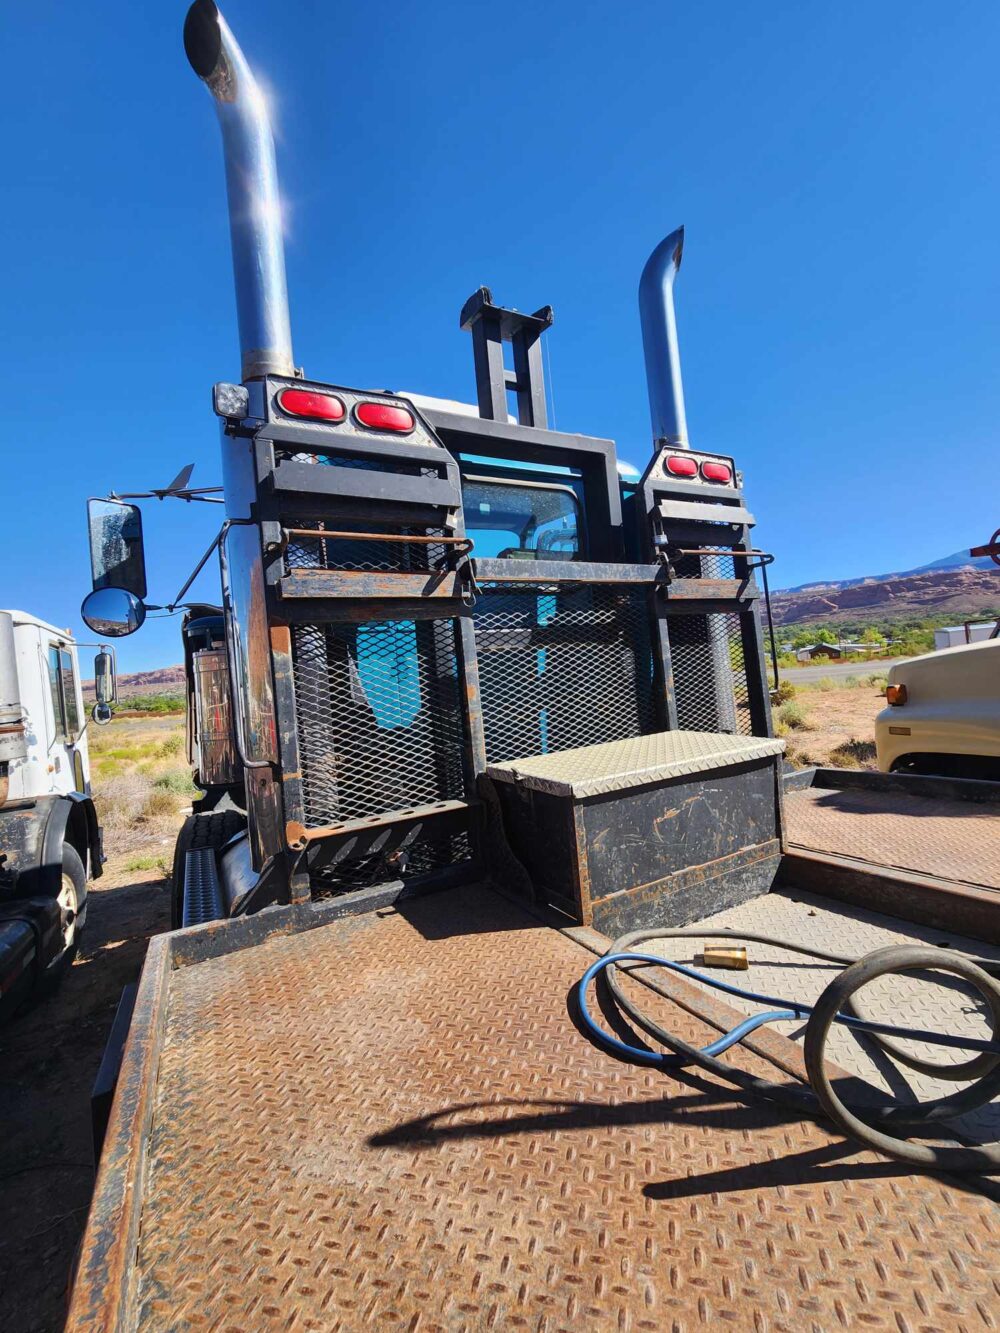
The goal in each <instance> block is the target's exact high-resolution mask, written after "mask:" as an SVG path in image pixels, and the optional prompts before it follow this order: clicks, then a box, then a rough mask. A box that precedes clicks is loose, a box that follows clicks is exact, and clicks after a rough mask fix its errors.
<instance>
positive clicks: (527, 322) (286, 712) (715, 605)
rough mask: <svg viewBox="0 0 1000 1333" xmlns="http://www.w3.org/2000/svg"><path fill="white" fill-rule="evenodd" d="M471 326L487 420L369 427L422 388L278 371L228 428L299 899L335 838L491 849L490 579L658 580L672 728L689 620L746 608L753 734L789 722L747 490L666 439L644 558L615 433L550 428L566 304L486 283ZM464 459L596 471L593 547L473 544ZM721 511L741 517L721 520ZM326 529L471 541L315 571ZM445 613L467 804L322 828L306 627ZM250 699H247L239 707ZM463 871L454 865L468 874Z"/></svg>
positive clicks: (648, 487) (271, 821) (665, 711)
mask: <svg viewBox="0 0 1000 1333" xmlns="http://www.w3.org/2000/svg"><path fill="white" fill-rule="evenodd" d="M462 322H463V326H464V327H469V328H470V329H471V331H472V334H473V344H474V350H475V359H476V369H477V390H478V395H479V399H480V410H481V411H482V412H483V413H484V414H483V415H482V416H481V417H479V418H476V417H471V416H465V415H460V414H458V413H454V412H450V411H446V410H439V409H436V408H434V409H422V410H418V409H417V408H416V407H415V406H413V405H412V404H407V405H408V406H410V408H411V410H412V411H413V414H414V418H415V420H416V422H417V426H416V428H415V430H414V432H412V433H410V434H407V435H403V436H397V437H393V436H391V435H381V434H379V435H376V434H373V433H370V432H365V431H362V430H361V429H360V428H359V427H357V426H356V424H354V423H353V416H352V413H351V410H350V408H351V405H352V404H353V403H354V402H356V401H358V400H376V401H378V400H382V399H384V400H385V401H391V402H394V403H399V402H400V401H403V402H405V401H406V400H401V399H400V398H399V397H396V396H393V395H388V394H379V393H373V394H368V393H364V392H362V391H358V390H352V389H346V388H341V387H339V386H331V385H321V384H318V383H317V384H315V385H310V384H308V383H306V382H303V381H301V380H300V381H288V380H279V379H269V380H266V381H260V382H257V383H255V384H252V385H250V386H248V387H249V388H250V390H251V401H252V402H253V404H254V408H253V410H254V411H255V413H256V415H255V416H254V417H253V418H249V419H247V420H245V421H244V422H242V423H232V422H229V423H226V424H225V426H224V437H225V443H224V460H225V463H226V467H225V469H224V471H225V476H226V500H227V506H228V512H229V517H230V519H232V520H234V521H242V522H246V521H247V520H248V519H249V520H250V521H252V522H254V523H256V524H257V525H258V529H259V533H260V559H261V568H262V575H263V582H264V587H265V589H266V626H267V643H266V644H263V643H262V644H260V645H258V650H259V651H260V652H263V653H266V655H267V659H268V661H269V663H270V668H271V673H272V681H273V697H274V711H275V719H276V732H277V739H278V754H277V764H276V765H275V766H274V769H273V771H269V772H263V771H261V770H260V769H258V768H255V769H253V770H248V771H247V775H246V776H247V797H248V806H249V816H250V821H251V824H252V825H253V824H254V823H255V822H256V823H258V824H259V825H260V827H259V828H257V829H256V830H254V829H252V830H251V834H252V836H251V846H252V848H253V850H254V861H255V865H256V866H257V868H258V869H259V868H260V865H262V864H263V863H264V862H265V861H268V860H270V859H273V858H275V857H277V858H281V859H284V862H285V865H286V872H287V881H288V898H289V899H290V900H291V901H303V900H305V899H307V898H308V897H309V896H310V886H309V875H308V869H307V861H306V857H307V854H308V853H309V850H310V848H315V847H318V846H320V845H321V847H322V850H321V852H318V853H315V854H316V855H318V856H320V857H321V859H322V860H324V861H327V862H329V861H331V860H334V859H336V858H337V857H338V856H342V855H344V854H345V849H349V850H351V852H352V854H354V852H355V851H357V852H358V853H359V854H363V853H364V852H365V851H366V849H370V848H375V847H380V846H381V847H384V846H386V845H388V844H391V843H393V842H394V840H395V841H398V840H400V839H405V838H406V836H408V834H410V833H412V831H413V829H414V828H415V827H419V828H420V829H425V828H426V829H435V828H437V829H441V830H442V831H443V830H446V829H447V830H454V829H459V830H464V831H466V832H468V834H469V836H470V838H471V841H472V845H473V847H474V849H475V850H476V854H477V856H478V849H479V848H480V846H481V842H482V835H483V829H484V820H485V816H484V810H483V806H482V803H481V801H480V799H479V796H478V794H477V793H478V783H479V780H480V778H481V775H482V774H483V772H484V770H485V768H486V749H485V741H484V730H483V718H482V712H481V697H480V685H479V664H478V657H477V648H476V634H475V628H474V623H473V615H472V602H473V600H474V597H475V589H476V587H477V584H478V583H489V584H498V583H500V584H503V583H510V584H511V585H512V586H515V585H518V584H524V583H533V584H538V583H544V584H547V585H556V586H557V587H575V586H580V585H586V584H592V585H599V584H604V585H609V584H610V585H625V586H635V585H642V586H645V587H646V588H647V589H648V610H649V615H650V620H651V625H652V631H653V633H652V642H653V670H654V688H655V694H656V715H657V724H658V725H659V726H661V727H662V729H672V728H675V727H676V726H677V703H676V696H675V690H674V682H673V675H672V671H671V625H672V622H673V618H674V617H675V616H677V615H683V614H692V613H695V614H702V615H712V614H715V613H719V612H721V613H724V614H730V613H733V612H735V613H736V614H738V615H739V617H740V626H741V633H742V638H743V651H744V661H745V666H746V674H747V682H748V687H749V692H750V699H751V710H752V723H753V730H754V732H755V733H757V734H763V735H769V734H771V722H770V709H769V698H768V687H767V676H766V668H765V664H764V649H763V637H762V632H761V626H760V619H759V615H758V612H757V595H758V594H757V589H756V585H755V582H754V578H753V572H752V570H753V559H752V556H751V555H750V552H751V550H752V548H751V546H750V529H751V525H752V522H753V520H752V517H751V516H750V515H749V514H748V513H747V512H746V510H745V508H744V506H743V500H742V491H741V489H740V488H739V486H738V485H736V484H734V485H733V486H730V487H722V486H717V485H709V484H705V483H701V482H699V483H690V484H686V483H684V482H682V481H678V480H677V479H675V478H670V479H669V481H665V480H664V475H663V469H662V466H661V467H659V468H657V463H658V460H659V459H660V457H661V454H662V452H663V451H658V452H657V454H656V455H654V459H653V460H652V462H651V463H650V466H649V467H648V468H647V471H646V474H645V476H644V477H643V479H642V482H641V484H640V486H639V489H638V495H637V505H636V506H634V507H633V508H634V509H638V508H639V506H640V505H641V511H640V512H638V513H637V515H636V517H637V518H638V521H639V529H640V531H639V534H638V538H639V541H638V546H639V547H640V548H641V550H642V559H641V561H640V562H636V561H634V560H632V561H630V560H628V559H627V557H626V549H627V548H626V533H625V531H624V528H623V517H622V499H621V494H622V493H621V485H620V482H619V477H618V471H617V460H616V451H615V445H614V442H613V441H611V440H604V439H598V438H593V437H590V436H583V435H577V434H570V433H565V432H557V431H550V430H548V429H547V428H546V427H545V425H544V422H545V407H544V390H543V388H542V377H541V360H540V356H541V353H540V342H539V339H540V335H541V333H542V332H543V331H544V329H545V328H546V327H548V324H549V323H551V312H550V311H546V310H543V311H539V312H538V313H537V314H536V315H534V316H520V315H517V314H516V312H505V311H503V310H501V309H500V308H499V307H496V306H494V305H493V304H492V299H491V298H490V297H489V292H488V291H487V290H486V289H483V290H482V291H481V292H480V293H477V295H476V296H475V297H474V298H472V300H471V301H470V302H469V303H467V305H466V308H465V309H464V310H463V315H462ZM504 341H511V342H512V344H513V345H514V350H515V366H516V369H515V371H514V372H513V373H511V372H509V371H506V370H505V369H504V367H503V347H502V344H503V342H504ZM288 383H295V384H296V385H297V386H299V387H302V386H303V385H304V384H305V387H315V388H316V389H318V390H321V391H322V392H333V393H336V394H338V395H339V396H340V397H341V398H343V399H344V401H345V403H346V404H347V406H348V411H347V413H346V417H345V421H344V422H343V423H341V424H338V425H336V426H333V427H330V426H326V425H322V424H319V423H303V422H299V421H292V420H289V419H287V417H285V416H284V415H283V414H282V413H281V412H280V410H279V409H278V408H277V406H276V399H277V395H278V393H279V392H280V390H281V388H283V387H285V386H286V385H287V384H288ZM508 389H514V390H515V391H516V393H517V395H518V403H519V415H520V416H521V418H522V421H524V422H525V424H513V423H511V422H509V421H508V420H507V419H506V417H507V411H506V396H507V391H508ZM486 409H488V410H486ZM501 418H502V419H501ZM539 423H541V424H539ZM294 454H314V455H316V456H321V455H324V454H334V455H338V456H344V457H346V458H349V459H351V460H357V461H360V462H362V463H366V464H368V466H367V467H357V466H354V467H342V466H341V467H321V466H317V465H316V464H315V463H311V462H307V461H302V460H301V459H296V458H294V457H292V455H294ZM460 454H475V455H478V456H482V457H486V458H490V459H496V460H498V461H500V462H503V463H505V464H511V463H513V464H515V465H516V463H518V462H528V463H543V464H549V465H550V466H553V467H556V466H567V467H571V468H573V469H574V470H575V472H576V474H577V475H578V477H579V479H580V482H581V489H582V500H583V510H584V523H585V531H586V533H587V535H588V547H587V549H586V550H583V551H581V553H580V557H579V558H576V559H573V560H518V559H480V558H477V557H476V556H475V554H474V551H473V553H472V556H471V559H470V558H469V557H468V555H466V554H465V553H464V547H463V545H462V539H464V538H466V531H465V526H464V513H463V507H462V491H461V475H460V468H459V462H458V456H459V455H460ZM711 457H717V456H715V455H712V456H711ZM372 465H375V466H374V467H373V466H372ZM379 465H381V466H379ZM414 465H418V466H419V468H420V473H421V474H420V475H413V469H414ZM394 469H395V470H394ZM727 511H728V512H727ZM720 522H722V523H724V524H725V525H726V526H724V527H722V528H720V527H719V526H718V524H719V523H720ZM316 523H320V524H322V526H323V527H324V528H329V527H332V528H335V529H338V530H343V531H348V532H356V531H358V530H359V529H361V530H362V531H364V532H370V531H371V530H373V529H376V528H377V529H379V530H385V531H387V532H390V533H392V532H398V530H399V529H400V528H404V527H405V528H407V529H409V528H414V527H416V528H420V527H426V528H428V529H432V530H434V531H437V532H445V533H446V534H447V535H448V537H449V538H450V539H455V540H454V541H451V542H449V543H448V544H447V546H446V549H447V551H448V552H449V557H448V560H447V563H446V566H445V568H443V569H438V570H435V571H433V572H427V571H424V572H423V573H420V574H416V573H413V572H399V573H385V572H374V573H373V572H370V571H358V570H339V569H336V570H335V569H323V570H315V569H313V570H298V571H297V570H296V569H295V568H294V567H290V566H289V563H288V560H287V549H288V535H287V530H288V528H290V527H307V528H309V527H313V526H315V524H316ZM666 542H670V543H677V544H681V545H685V546H690V547H696V546H709V545H712V546H718V545H724V546H725V547H727V548H729V549H730V550H731V551H732V554H733V557H734V570H735V573H736V578H735V579H734V580H730V581H728V583H727V586H725V587H721V586H718V583H719V581H712V580H707V579H678V578H677V577H676V576H675V575H674V573H673V571H672V568H671V564H670V560H669V558H668V557H667V553H666V551H665V549H664V543H666ZM635 548H636V542H635V541H631V542H630V543H629V549H635ZM442 618H443V619H448V620H451V621H452V622H453V624H454V626H455V653H456V658H457V663H458V672H459V680H460V684H461V689H460V697H461V709H462V722H463V734H464V747H463V756H462V760H463V771H464V774H465V789H466V790H465V800H464V801H461V802H456V801H446V802H438V803H431V804H429V805H427V806H422V807H419V808H416V809H413V810H407V811H400V812H393V813H391V814H388V815H384V814H380V813H378V812H373V816H372V818H371V819H369V820H358V819H355V820H345V821H344V822H343V823H342V824H338V825H334V826H331V827H329V828H326V829H319V830H318V829H309V828H308V827H307V825H306V820H305V816H304V805H303V788H302V765H301V754H300V746H299V737H298V734H297V727H296V722H295V718H296V707H295V672H294V669H293V661H292V628H293V626H295V625H296V624H316V623H323V622H329V623H340V624H343V623H357V624H362V623H365V622H373V621H388V620H394V619H400V620H409V621H421V620H425V619H442ZM234 676H235V673H234ZM234 704H235V705H236V706H239V701H234ZM258 788H261V790H260V791H258V790H257V789H258ZM265 788H266V790H264V789H265ZM255 806H256V807H258V808H259V814H258V813H257V811H256V810H255ZM477 870H478V867H476V866H473V867H470V876H471V875H473V874H475V873H477ZM449 874H450V876H451V877H452V878H453V877H454V868H452V869H451V871H450V872H449ZM421 878H422V879H423V878H426V877H421Z"/></svg>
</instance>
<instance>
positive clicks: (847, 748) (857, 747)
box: [827, 737, 876, 768]
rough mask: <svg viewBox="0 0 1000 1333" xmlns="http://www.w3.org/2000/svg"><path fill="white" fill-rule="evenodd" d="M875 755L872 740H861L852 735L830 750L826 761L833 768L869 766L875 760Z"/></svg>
mask: <svg viewBox="0 0 1000 1333" xmlns="http://www.w3.org/2000/svg"><path fill="white" fill-rule="evenodd" d="M875 756H876V750H875V742H874V741H861V740H858V739H857V737H852V738H851V739H850V740H849V741H844V742H843V744H841V745H838V746H837V747H836V749H833V750H831V751H830V753H829V755H828V756H827V763H828V764H830V765H831V766H832V767H833V768H862V767H865V766H869V767H870V766H871V765H872V764H874V762H875Z"/></svg>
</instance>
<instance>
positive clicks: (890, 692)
mask: <svg viewBox="0 0 1000 1333" xmlns="http://www.w3.org/2000/svg"><path fill="white" fill-rule="evenodd" d="M885 699H886V703H890V704H893V705H894V706H895V707H896V708H899V707H901V706H902V705H903V704H905V703H906V686H905V685H887V686H886V687H885Z"/></svg>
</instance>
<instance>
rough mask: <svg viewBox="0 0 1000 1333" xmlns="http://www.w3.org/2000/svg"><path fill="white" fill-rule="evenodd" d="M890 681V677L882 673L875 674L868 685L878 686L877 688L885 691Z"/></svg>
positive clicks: (869, 679) (869, 678) (870, 677)
mask: <svg viewBox="0 0 1000 1333" xmlns="http://www.w3.org/2000/svg"><path fill="white" fill-rule="evenodd" d="M888 680H889V677H888V676H885V675H883V674H882V673H881V672H875V673H874V674H873V675H871V676H869V677H868V684H869V685H874V686H876V688H878V689H881V690H884V689H885V687H886V685H887V683H888Z"/></svg>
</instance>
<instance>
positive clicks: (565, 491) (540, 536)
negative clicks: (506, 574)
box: [462, 477, 580, 560]
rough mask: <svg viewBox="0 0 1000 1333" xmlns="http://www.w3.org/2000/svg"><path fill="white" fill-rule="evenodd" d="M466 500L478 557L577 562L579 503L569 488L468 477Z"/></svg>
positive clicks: (469, 529)
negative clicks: (574, 560) (575, 559)
mask: <svg viewBox="0 0 1000 1333" xmlns="http://www.w3.org/2000/svg"><path fill="white" fill-rule="evenodd" d="M462 502H463V505H464V508H465V529H466V531H467V532H468V533H469V535H470V536H472V537H473V539H474V541H475V543H476V555H479V556H485V557H492V558H500V559H506V558H511V557H513V558H515V559H529V560H531V559H535V560H538V559H541V560H544V559H551V560H572V559H574V558H575V557H576V556H577V555H578V554H579V550H580V539H579V519H578V515H579V503H578V501H577V498H576V496H575V495H574V494H573V492H572V490H571V489H570V488H569V487H568V486H553V485H541V484H539V485H535V486H532V485H530V484H528V483H521V482H509V481H499V480H495V479H493V478H486V477H466V478H465V479H464V481H463V484H462Z"/></svg>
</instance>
